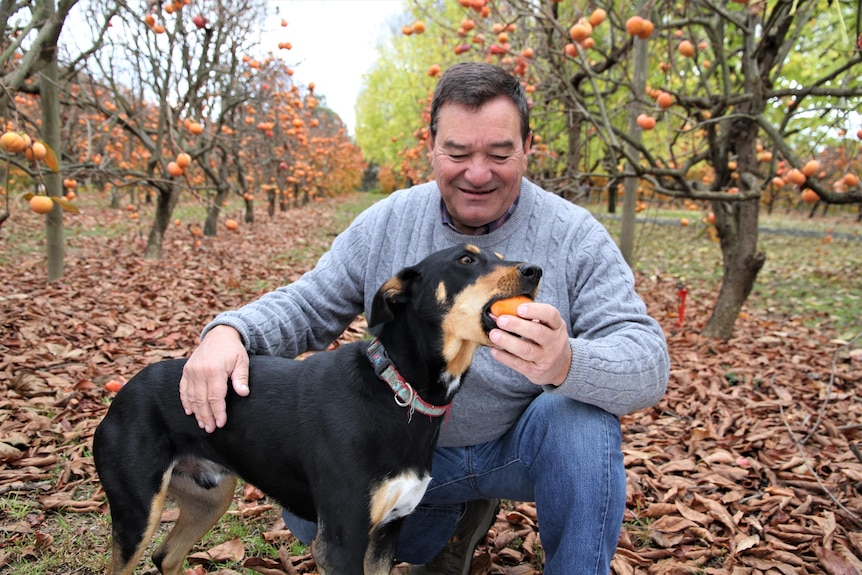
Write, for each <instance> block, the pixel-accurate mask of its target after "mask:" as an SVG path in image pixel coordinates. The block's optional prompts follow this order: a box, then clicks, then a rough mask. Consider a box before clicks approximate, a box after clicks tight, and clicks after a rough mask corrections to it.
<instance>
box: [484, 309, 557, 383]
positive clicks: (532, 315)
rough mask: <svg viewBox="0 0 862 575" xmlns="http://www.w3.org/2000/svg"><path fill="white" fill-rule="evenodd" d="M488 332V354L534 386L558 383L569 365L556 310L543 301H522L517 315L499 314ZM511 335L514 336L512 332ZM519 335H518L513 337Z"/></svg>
mask: <svg viewBox="0 0 862 575" xmlns="http://www.w3.org/2000/svg"><path fill="white" fill-rule="evenodd" d="M497 327H499V328H500V329H492V330H491V332H490V333H489V334H488V337H490V339H491V342H492V343H493V344H494V347H492V348H491V355H492V356H493V357H494V358H495V359H496V360H497V361H499V362H500V363H502V364H503V365H506V366H508V367H511V368H512V369H514V370H515V371H517V372H518V373H520V374H522V375H524V376H525V377H526V378H527V379H529V380H530V381H531V382H533V383H535V384H537V385H560V384H562V383H563V382H564V381H565V380H566V376H567V375H568V373H569V368H570V367H571V364H572V348H571V346H570V345H569V335H568V331H567V330H566V324H565V322H564V321H563V318H562V317H561V316H560V312H559V311H558V310H557V308H555V307H554V306H552V305H548V304H544V303H523V304H521V305H519V306H518V316H517V317H516V316H513V315H502V316H500V317H499V318H497ZM513 334H514V335H513ZM517 336H520V337H517Z"/></svg>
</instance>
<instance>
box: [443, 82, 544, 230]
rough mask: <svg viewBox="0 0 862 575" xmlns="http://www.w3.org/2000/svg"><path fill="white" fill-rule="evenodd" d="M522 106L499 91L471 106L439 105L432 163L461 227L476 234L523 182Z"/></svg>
mask: <svg viewBox="0 0 862 575" xmlns="http://www.w3.org/2000/svg"><path fill="white" fill-rule="evenodd" d="M529 145H530V137H528V138H527V142H526V143H524V142H522V141H521V120H520V116H519V115H518V109H517V108H516V107H515V104H513V103H512V102H511V101H510V100H509V99H507V98H506V97H504V96H500V97H498V98H495V99H493V100H490V101H489V102H487V103H485V104H483V105H482V106H481V107H480V108H479V109H476V110H472V109H470V108H468V107H466V106H464V105H461V104H456V103H448V104H445V105H444V106H443V107H442V108H440V113H439V117H438V121H437V134H436V137H435V138H434V141H433V142H431V150H430V155H431V166H432V168H433V170H434V178H435V179H436V180H437V186H438V187H439V188H440V194H441V195H442V196H443V201H444V202H445V204H446V208H447V209H448V210H449V213H450V214H451V216H452V220H453V222H454V224H455V227H457V228H458V229H459V230H461V231H462V232H464V233H467V234H471V233H473V231H474V230H475V229H476V228H479V227H482V226H484V225H486V224H488V223H490V222H493V221H495V220H497V219H498V218H500V217H501V216H502V215H503V214H504V213H505V212H506V210H508V209H509V206H511V205H512V202H514V201H515V198H517V197H518V192H519V190H520V188H521V178H522V177H523V175H524V172H525V171H526V169H527V151H528V149H529Z"/></svg>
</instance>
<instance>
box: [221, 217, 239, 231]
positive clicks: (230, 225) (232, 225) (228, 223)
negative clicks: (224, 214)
mask: <svg viewBox="0 0 862 575" xmlns="http://www.w3.org/2000/svg"><path fill="white" fill-rule="evenodd" d="M224 227H226V228H227V229H229V230H231V231H234V230H236V229H237V228H239V222H237V221H236V220H234V219H227V220H225V221H224Z"/></svg>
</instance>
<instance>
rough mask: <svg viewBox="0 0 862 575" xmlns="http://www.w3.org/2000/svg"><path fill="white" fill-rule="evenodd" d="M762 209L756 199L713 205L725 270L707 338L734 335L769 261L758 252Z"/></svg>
mask: <svg viewBox="0 0 862 575" xmlns="http://www.w3.org/2000/svg"><path fill="white" fill-rule="evenodd" d="M759 209H760V206H759V205H758V201H757V200H756V199H755V200H750V201H747V202H740V203H738V204H733V205H732V206H731V207H728V204H726V203H724V204H723V203H721V202H716V203H715V205H713V210H714V212H715V214H716V228H717V229H718V234H719V238H720V240H721V257H722V261H723V263H724V273H723V275H722V278H721V289H720V290H719V293H718V300H717V301H716V302H715V307H714V308H713V310H712V315H711V316H710V318H709V322H707V324H706V327H704V329H703V335H705V336H707V337H715V338H721V339H730V338H731V336H732V335H733V326H734V324H735V323H736V318H737V317H739V312H740V310H741V309H742V306H743V304H744V303H745V300H746V299H747V298H748V296H749V294H751V290H752V288H753V287H754V282H755V280H756V279H757V274H758V272H760V268H762V267H763V264H764V263H765V262H766V254H764V253H763V252H759V251H757V224H758V212H759ZM719 214H721V215H719Z"/></svg>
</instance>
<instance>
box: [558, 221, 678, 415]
mask: <svg viewBox="0 0 862 575" xmlns="http://www.w3.org/2000/svg"><path fill="white" fill-rule="evenodd" d="M585 227H586V229H587V231H586V232H585V233H584V235H583V237H582V239H581V240H580V241H579V242H578V244H579V245H578V246H577V249H575V250H571V251H570V252H569V258H568V260H569V261H568V264H567V268H568V270H567V275H568V276H569V279H568V283H569V286H570V292H569V300H570V301H569V305H570V312H569V313H570V319H569V321H570V326H571V330H572V333H571V337H570V340H569V343H570V345H571V348H572V364H571V368H570V369H569V374H568V376H567V378H566V380H565V381H564V382H563V384H562V385H560V386H559V387H553V386H548V387H546V390H547V391H550V392H551V393H563V394H565V395H567V396H569V397H572V398H574V399H577V400H580V401H584V402H586V403H591V404H594V405H597V406H599V407H601V408H602V409H605V410H606V411H609V412H611V413H614V414H616V415H624V414H626V413H629V412H631V411H634V410H637V409H641V408H645V407H649V406H651V405H654V404H655V403H656V402H658V401H659V399H661V397H662V395H663V394H664V392H665V390H666V387H667V381H668V375H669V372H670V358H669V356H668V351H667V343H666V341H665V337H664V333H663V331H662V329H661V326H660V325H659V323H658V322H657V321H656V320H655V319H653V318H652V317H650V316H649V315H647V311H646V306H645V304H644V303H643V300H641V298H640V297H639V296H638V295H637V293H636V291H635V285H634V283H635V282H634V276H633V274H632V272H631V269H630V268H629V266H628V264H627V263H626V261H625V260H624V258H623V256H622V254H621V253H620V251H619V249H618V248H617V246H616V244H615V243H614V241H613V239H612V238H611V237H610V234H608V232H607V231H606V230H605V229H604V227H602V226H601V224H599V223H598V222H595V220H592V225H587V226H585Z"/></svg>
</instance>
